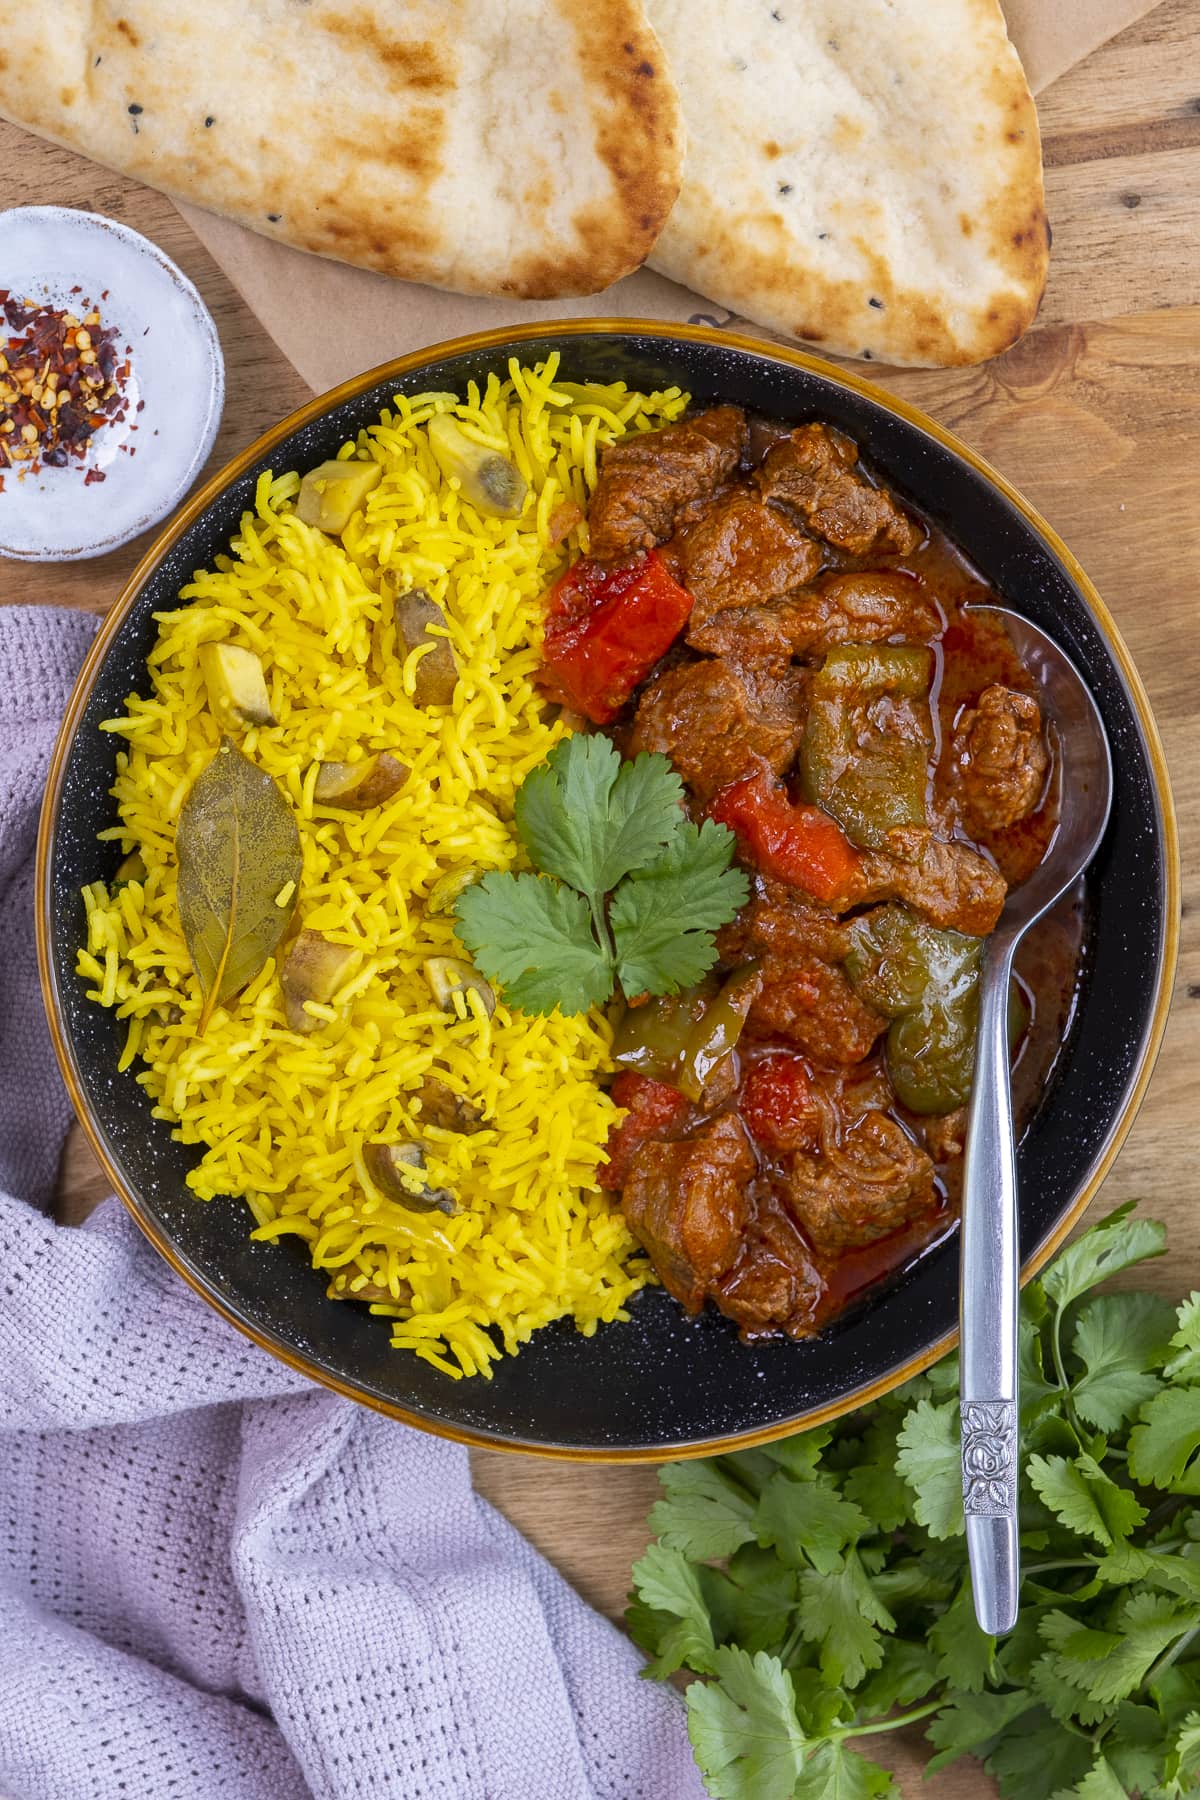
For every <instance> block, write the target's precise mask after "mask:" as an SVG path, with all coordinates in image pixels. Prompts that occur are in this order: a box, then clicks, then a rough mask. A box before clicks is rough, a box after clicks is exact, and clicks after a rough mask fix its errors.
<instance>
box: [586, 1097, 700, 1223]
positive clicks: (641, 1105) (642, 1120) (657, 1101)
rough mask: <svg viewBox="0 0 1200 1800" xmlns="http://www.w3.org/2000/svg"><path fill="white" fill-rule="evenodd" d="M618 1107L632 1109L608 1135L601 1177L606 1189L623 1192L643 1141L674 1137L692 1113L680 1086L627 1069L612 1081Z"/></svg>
mask: <svg viewBox="0 0 1200 1800" xmlns="http://www.w3.org/2000/svg"><path fill="white" fill-rule="evenodd" d="M612 1097H613V1100H614V1101H615V1102H616V1104H617V1105H618V1106H624V1107H626V1108H628V1111H627V1113H626V1116H625V1118H623V1119H622V1120H621V1123H620V1124H619V1125H615V1126H614V1127H613V1129H612V1131H610V1132H609V1135H608V1144H607V1151H608V1161H607V1163H606V1164H605V1165H604V1167H603V1168H602V1169H601V1170H600V1171H599V1173H598V1176H597V1179H598V1181H599V1183H600V1186H601V1187H602V1188H607V1189H608V1190H609V1191H610V1192H611V1193H619V1192H620V1190H621V1189H622V1188H623V1187H624V1186H625V1183H626V1181H627V1180H628V1178H629V1165H630V1163H632V1161H633V1159H634V1157H635V1156H636V1154H637V1152H638V1151H639V1150H640V1149H641V1147H642V1145H643V1144H648V1143H651V1142H652V1141H653V1140H654V1139H655V1138H659V1139H666V1138H669V1137H671V1136H672V1135H673V1134H674V1133H675V1132H676V1131H678V1129H679V1127H680V1126H681V1125H682V1124H683V1121H684V1120H685V1119H686V1117H687V1115H688V1110H689V1108H688V1103H687V1101H686V1100H685V1099H684V1097H683V1095H682V1094H681V1093H680V1092H679V1089H678V1088H673V1087H668V1085H667V1083H666V1082H665V1081H652V1080H651V1079H650V1077H649V1076H648V1075H634V1074H630V1073H628V1072H626V1073H625V1074H622V1075H618V1076H617V1079H616V1080H615V1081H614V1082H613V1084H612Z"/></svg>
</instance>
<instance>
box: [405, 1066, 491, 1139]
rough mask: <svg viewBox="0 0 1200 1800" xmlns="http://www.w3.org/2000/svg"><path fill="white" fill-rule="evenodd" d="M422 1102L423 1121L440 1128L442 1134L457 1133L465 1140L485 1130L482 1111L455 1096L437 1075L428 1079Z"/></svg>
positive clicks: (424, 1087)
mask: <svg viewBox="0 0 1200 1800" xmlns="http://www.w3.org/2000/svg"><path fill="white" fill-rule="evenodd" d="M419 1099H420V1102H421V1118H422V1120H423V1121H427V1122H428V1123H429V1124H430V1125H440V1126H441V1128H442V1130H443V1131H458V1132H461V1133H462V1135H463V1136H464V1137H470V1136H471V1134H472V1133H473V1132H476V1131H480V1130H482V1128H483V1123H484V1118H483V1108H482V1107H481V1106H476V1104H475V1102H474V1101H473V1100H468V1099H466V1098H465V1096H464V1095H462V1094H456V1093H455V1091H454V1089H453V1088H452V1087H450V1086H449V1085H448V1084H447V1083H446V1082H444V1081H442V1080H440V1079H439V1078H438V1076H436V1075H427V1076H426V1077H425V1079H424V1081H423V1082H422V1083H421V1091H420V1095H419Z"/></svg>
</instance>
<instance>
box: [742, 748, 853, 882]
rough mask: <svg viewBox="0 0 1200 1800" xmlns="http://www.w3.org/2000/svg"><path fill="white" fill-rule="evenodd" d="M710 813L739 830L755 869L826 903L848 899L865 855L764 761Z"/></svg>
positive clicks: (743, 778)
mask: <svg viewBox="0 0 1200 1800" xmlns="http://www.w3.org/2000/svg"><path fill="white" fill-rule="evenodd" d="M708 810H709V813H710V814H711V816H712V817H713V818H714V819H716V821H717V823H718V824H719V825H728V827H729V829H730V830H731V831H734V832H736V833H737V836H738V840H739V842H740V844H741V847H742V850H743V851H744V853H745V855H746V856H747V858H748V859H749V861H750V862H751V863H753V865H754V867H755V868H756V869H759V870H761V871H762V873H763V874H764V875H774V876H775V877H776V878H777V879H778V880H779V881H787V882H790V883H791V884H792V886H793V887H798V888H803V889H804V891H805V893H806V894H811V895H812V897H813V899H814V900H821V901H824V902H825V903H826V904H828V903H830V902H832V901H837V900H842V901H845V900H847V899H848V898H849V897H850V895H851V894H852V892H853V883H854V879H855V877H856V876H857V874H858V872H859V869H860V868H861V867H862V858H861V857H860V855H859V853H858V851H857V850H856V849H855V848H854V845H853V844H852V843H851V842H850V840H849V838H848V837H847V836H846V834H845V832H844V831H843V830H842V828H841V826H840V825H835V824H834V822H833V820H832V819H831V818H830V817H829V814H828V813H824V812H822V811H821V809H820V807H819V806H807V805H804V804H801V805H797V804H795V803H794V802H793V801H791V800H789V799H788V797H787V793H786V792H785V790H784V789H783V788H782V787H781V786H780V785H779V784H778V782H776V781H775V780H774V779H773V778H772V776H771V773H770V771H769V770H768V769H767V768H765V767H764V766H763V765H762V764H759V766H758V767H757V768H755V769H753V770H752V771H751V772H750V773H749V774H747V775H739V776H738V778H737V780H736V781H731V782H729V783H728V784H727V786H725V787H723V788H722V789H721V791H720V793H718V794H717V795H716V796H715V798H714V799H713V802H712V804H711V806H710V807H709V809H708Z"/></svg>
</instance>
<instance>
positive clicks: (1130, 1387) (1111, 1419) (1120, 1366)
mask: <svg viewBox="0 0 1200 1800" xmlns="http://www.w3.org/2000/svg"><path fill="white" fill-rule="evenodd" d="M1174 1323H1175V1313H1174V1309H1173V1308H1172V1307H1171V1306H1170V1305H1168V1303H1167V1302H1166V1301H1165V1300H1163V1299H1160V1298H1159V1296H1158V1295H1157V1294H1106V1295H1104V1296H1103V1297H1102V1298H1100V1299H1098V1300H1090V1301H1089V1302H1088V1304H1087V1305H1086V1306H1085V1307H1083V1308H1082V1309H1081V1311H1080V1314H1079V1318H1078V1320H1077V1322H1076V1326H1075V1335H1074V1338H1073V1339H1072V1343H1071V1348H1072V1350H1073V1351H1074V1353H1075V1355H1076V1356H1077V1357H1078V1358H1079V1359H1080V1361H1081V1362H1082V1363H1083V1365H1084V1369H1085V1371H1086V1373H1085V1374H1083V1375H1082V1376H1081V1377H1080V1378H1079V1380H1078V1381H1076V1382H1075V1383H1074V1384H1073V1386H1072V1389H1071V1394H1072V1398H1073V1400H1074V1403H1075V1409H1076V1411H1077V1412H1079V1413H1081V1414H1082V1416H1083V1417H1084V1418H1085V1419H1087V1420H1089V1421H1090V1422H1091V1424H1093V1425H1098V1426H1099V1427H1100V1429H1101V1431H1109V1432H1112V1431H1116V1430H1117V1429H1118V1427H1119V1426H1120V1425H1121V1422H1122V1421H1123V1420H1124V1419H1130V1418H1132V1417H1133V1415H1134V1413H1136V1411H1137V1410H1138V1407H1139V1406H1142V1405H1143V1404H1144V1403H1145V1402H1146V1401H1147V1400H1149V1399H1150V1398H1151V1397H1152V1396H1153V1395H1154V1394H1156V1393H1157V1392H1158V1390H1159V1388H1160V1387H1161V1386H1162V1380H1161V1377H1160V1376H1159V1375H1157V1374H1156V1373H1154V1371H1155V1370H1157V1369H1160V1368H1161V1367H1162V1365H1163V1363H1164V1361H1165V1360H1166V1357H1167V1354H1168V1347H1169V1345H1170V1341H1171V1329H1172V1326H1173V1325H1174Z"/></svg>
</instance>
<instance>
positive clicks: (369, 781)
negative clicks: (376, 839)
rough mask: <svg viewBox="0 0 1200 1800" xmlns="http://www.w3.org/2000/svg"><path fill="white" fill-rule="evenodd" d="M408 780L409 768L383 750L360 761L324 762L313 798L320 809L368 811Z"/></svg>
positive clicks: (380, 804) (388, 797)
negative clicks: (333, 807) (334, 808)
mask: <svg viewBox="0 0 1200 1800" xmlns="http://www.w3.org/2000/svg"><path fill="white" fill-rule="evenodd" d="M407 780H408V765H407V764H406V763H402V762H401V761H400V759H399V757H396V756H392V755H391V754H390V753H389V752H388V751H387V750H380V751H378V752H377V753H376V754H375V755H374V756H365V757H364V758H363V760H362V761H361V762H355V763H351V762H323V763H322V764H321V766H320V768H319V769H318V770H317V779H316V785H315V786H314V788H313V799H314V800H315V801H316V802H317V804H318V805H319V806H340V807H341V808H342V809H343V811H345V812H366V811H368V810H369V808H370V807H372V806H382V805H383V803H384V801H385V800H390V799H391V797H392V795H393V794H395V793H398V792H399V790H400V789H401V788H402V787H403V786H404V783H405V782H406V781H407Z"/></svg>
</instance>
